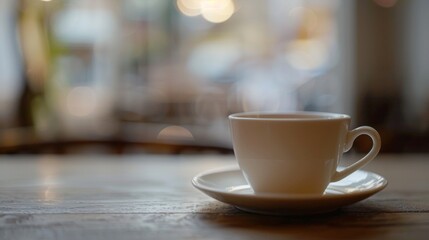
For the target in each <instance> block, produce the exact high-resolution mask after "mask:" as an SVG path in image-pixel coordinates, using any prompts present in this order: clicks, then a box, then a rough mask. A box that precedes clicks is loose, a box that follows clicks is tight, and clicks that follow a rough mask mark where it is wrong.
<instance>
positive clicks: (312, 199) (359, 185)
mask: <svg viewBox="0 0 429 240" xmlns="http://www.w3.org/2000/svg"><path fill="white" fill-rule="evenodd" d="M192 184H193V185H194V187H196V188H197V189H199V190H201V191H202V192H203V193H205V194H207V195H208V196H210V197H212V198H214V199H217V200H219V201H221V202H224V203H227V204H231V205H233V206H235V207H237V208H238V209H241V210H243V211H247V212H253V213H262V214H278V215H307V214H318V213H326V212H330V211H334V210H336V209H338V208H340V207H343V206H346V205H350V204H352V203H356V202H358V201H361V200H363V199H365V198H367V197H369V196H371V195H373V194H375V193H377V192H379V191H381V190H382V189H383V188H385V187H386V185H387V180H386V179H384V178H383V177H382V176H380V175H378V174H375V173H372V172H368V171H363V170H358V171H356V172H354V173H353V174H351V175H350V176H348V177H346V178H344V179H342V180H340V181H338V182H334V183H331V184H329V186H328V188H327V190H326V191H325V193H324V194H323V195H286V194H255V193H254V192H253V190H252V189H251V187H250V186H249V185H248V184H247V182H246V180H245V178H244V177H243V174H242V173H241V171H240V170H239V169H238V168H237V167H228V168H222V169H217V170H212V171H207V172H203V173H200V174H198V175H197V176H195V177H194V178H193V179H192Z"/></svg>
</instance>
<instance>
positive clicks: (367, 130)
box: [331, 126, 381, 182]
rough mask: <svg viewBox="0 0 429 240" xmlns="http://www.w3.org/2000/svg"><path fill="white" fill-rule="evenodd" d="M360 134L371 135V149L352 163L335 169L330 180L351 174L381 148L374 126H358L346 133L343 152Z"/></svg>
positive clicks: (348, 148)
mask: <svg viewBox="0 0 429 240" xmlns="http://www.w3.org/2000/svg"><path fill="white" fill-rule="evenodd" d="M360 135H368V136H369V137H371V139H372V148H371V150H370V151H369V152H368V154H366V156H365V157H363V158H362V159H360V160H359V161H357V162H355V163H353V164H352V165H350V166H348V167H346V168H345V169H343V170H341V171H336V172H335V173H334V175H333V176H332V178H331V182H336V181H339V180H341V179H343V178H345V177H347V176H348V175H350V174H352V173H353V172H355V171H356V170H358V169H359V168H361V167H363V166H364V165H365V164H367V163H369V162H370V161H371V160H373V159H374V158H375V157H376V156H377V154H378V152H379V151H380V148H381V138H380V135H379V134H378V132H377V131H376V130H375V129H374V128H372V127H368V126H363V127H358V128H355V129H353V130H351V131H349V132H348V133H347V137H346V141H345V144H344V152H347V151H349V150H350V149H351V148H352V146H353V142H354V141H355V139H356V138H357V137H359V136H360Z"/></svg>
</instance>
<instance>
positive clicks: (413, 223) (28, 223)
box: [0, 155, 429, 240]
mask: <svg viewBox="0 0 429 240" xmlns="http://www.w3.org/2000/svg"><path fill="white" fill-rule="evenodd" d="M231 164H234V160H233V158H232V156H229V155H224V156H206V155H203V156H195V155H194V156H147V155H141V156H124V157H118V156H67V157H65V156H25V157H22V156H3V157H0V239H15V240H16V239H43V240H47V239H428V237H429V156H428V155H381V156H380V157H378V158H377V159H376V160H375V161H374V162H372V163H370V164H369V165H368V166H367V167H366V169H367V170H371V171H374V172H377V173H379V174H381V175H382V176H384V177H386V178H387V179H388V181H389V186H388V187H387V188H386V189H385V190H383V191H382V192H380V193H378V194H376V195H374V196H373V197H371V198H369V199H367V200H364V201H362V202H359V203H357V204H354V205H351V206H348V207H344V208H342V209H340V210H338V211H336V212H333V213H329V214H325V215H319V216H307V217H279V216H265V215H256V214H249V213H245V212H241V211H239V210H237V209H235V208H234V207H232V206H229V205H226V204H223V203H220V202H217V201H216V200H213V199H211V198H209V197H207V196H205V195H204V194H202V193H200V192H199V191H197V190H196V189H194V188H193V187H192V186H191V183H190V181H191V178H192V177H193V176H194V175H195V174H197V173H199V172H200V171H204V170H208V169H211V168H215V167H221V166H225V165H231Z"/></svg>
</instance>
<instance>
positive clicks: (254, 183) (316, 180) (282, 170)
mask: <svg viewBox="0 0 429 240" xmlns="http://www.w3.org/2000/svg"><path fill="white" fill-rule="evenodd" d="M229 120H230V127H231V134H232V140H233V146H234V153H235V155H236V158H237V161H238V164H239V166H240V168H241V170H242V172H243V174H244V176H245V178H246V180H247V181H248V183H249V184H250V185H251V187H252V188H253V190H254V191H255V192H256V193H281V194H323V192H324V191H325V189H326V188H327V186H328V184H329V183H330V182H332V181H338V180H340V179H342V178H344V177H346V176H347V175H349V174H351V173H352V172H354V171H356V170H357V169H359V168H360V167H362V166H363V165H364V164H366V163H367V162H369V161H371V160H372V159H373V158H374V157H375V156H376V155H377V153H378V151H379V149H380V144H381V143H380V137H379V135H378V133H377V132H376V131H375V130H374V129H372V128H370V127H361V128H357V129H355V130H352V131H349V124H350V117H349V116H347V115H344V114H333V113H317V112H294V113H272V114H270V113H238V114H232V115H230V116H229ZM362 134H366V135H369V136H370V137H371V138H372V139H373V148H372V150H371V151H370V152H369V153H368V154H367V156H365V157H364V158H363V159H361V160H359V161H358V162H356V163H355V164H353V165H352V166H350V167H348V168H346V169H345V170H344V171H340V172H339V171H337V166H338V164H339V161H340V159H341V156H342V155H343V152H345V151H348V150H349V149H350V148H351V145H352V144H353V141H354V139H355V138H356V137H357V136H359V135H362Z"/></svg>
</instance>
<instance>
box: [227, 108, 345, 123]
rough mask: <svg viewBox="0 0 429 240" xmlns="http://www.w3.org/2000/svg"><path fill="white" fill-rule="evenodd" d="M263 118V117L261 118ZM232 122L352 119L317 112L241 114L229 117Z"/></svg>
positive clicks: (338, 114) (336, 114) (340, 114)
mask: <svg viewBox="0 0 429 240" xmlns="http://www.w3.org/2000/svg"><path fill="white" fill-rule="evenodd" d="M261 116H263V117H261ZM228 118H229V119H230V120H250V121H267V120H268V121H288V122H294V121H295V122H297V121H299V122H302V121H335V120H349V119H351V117H350V116H349V115H347V114H342V113H331V112H315V111H288V112H240V113H233V114H231V115H229V116H228Z"/></svg>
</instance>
